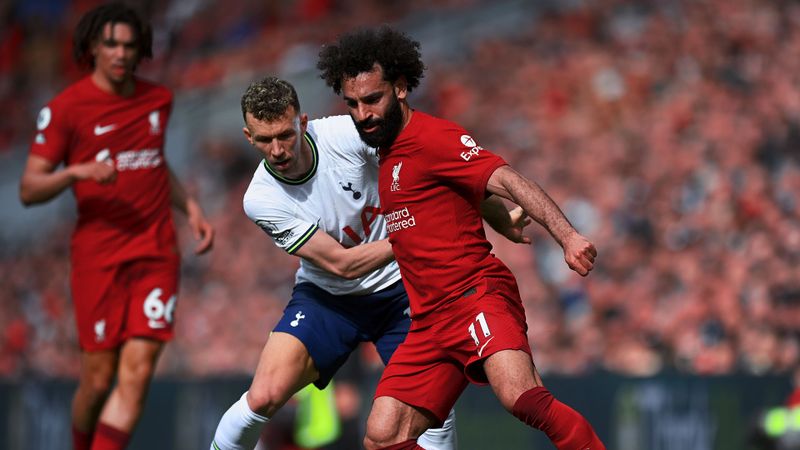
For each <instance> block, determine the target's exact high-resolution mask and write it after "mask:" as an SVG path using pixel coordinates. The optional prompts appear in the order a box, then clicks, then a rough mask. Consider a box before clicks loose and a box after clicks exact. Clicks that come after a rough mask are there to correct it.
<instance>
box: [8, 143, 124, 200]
mask: <svg viewBox="0 0 800 450" xmlns="http://www.w3.org/2000/svg"><path fill="white" fill-rule="evenodd" d="M116 178H117V171H116V170H115V169H114V166H113V165H110V164H108V163H106V162H98V161H92V162H88V163H82V164H73V165H70V166H67V167H65V168H63V169H60V170H56V167H55V165H54V164H53V163H51V162H50V161H48V160H47V159H45V158H42V157H41V156H38V155H30V156H28V162H27V163H26V164H25V170H24V172H23V173H22V178H21V180H20V183H19V198H20V201H22V204H24V205H25V206H30V205H34V204H37V203H44V202H46V201H48V200H51V199H52V198H54V197H55V196H57V195H58V194H60V193H61V192H63V191H64V189H66V188H68V187H70V186H72V184H73V183H75V182H76V181H79V180H89V179H91V180H94V181H96V182H98V183H100V184H108V183H111V182H113V181H114V180H115V179H116Z"/></svg>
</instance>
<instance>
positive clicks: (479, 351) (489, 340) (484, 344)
mask: <svg viewBox="0 0 800 450" xmlns="http://www.w3.org/2000/svg"><path fill="white" fill-rule="evenodd" d="M492 339H494V336H492V337H490V338H489V339H487V340H486V342H484V343H483V345H481V348H479V349H478V357H481V356H483V355H482V353H483V349H485V348H486V346H487V345H489V342H492Z"/></svg>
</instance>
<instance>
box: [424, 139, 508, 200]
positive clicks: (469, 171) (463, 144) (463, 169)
mask: <svg viewBox="0 0 800 450" xmlns="http://www.w3.org/2000/svg"><path fill="white" fill-rule="evenodd" d="M427 142H428V143H429V145H431V146H432V147H429V148H428V149H427V150H426V152H425V159H426V164H428V165H429V168H430V173H431V175H432V176H433V177H435V178H436V179H438V180H439V181H440V182H442V183H446V184H449V185H451V186H454V187H456V188H458V189H459V190H460V191H461V192H466V193H469V194H470V195H471V196H473V200H477V201H481V200H483V198H484V197H485V194H486V185H487V183H488V182H489V177H491V176H492V173H494V171H495V170H497V168H498V167H501V166H504V165H506V164H507V163H506V161H505V160H504V159H503V158H501V157H499V156H497V155H495V154H494V153H492V152H490V151H489V150H486V149H484V148H483V147H481V146H480V145H478V143H477V142H476V141H475V139H473V138H472V136H471V135H470V134H469V133H467V131H466V130H464V129H463V128H460V127H458V126H456V125H450V126H448V127H444V128H442V129H440V130H438V132H437V133H435V134H433V133H432V134H431V139H428V140H427Z"/></svg>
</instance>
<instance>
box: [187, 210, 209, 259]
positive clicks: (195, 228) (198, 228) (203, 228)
mask: <svg viewBox="0 0 800 450" xmlns="http://www.w3.org/2000/svg"><path fill="white" fill-rule="evenodd" d="M186 214H187V221H188V222H189V228H191V229H192V236H194V238H195V239H196V240H198V241H199V242H198V243H197V245H196V246H195V248H194V252H195V253H196V254H198V255H202V254H203V253H205V252H207V251H209V250H211V247H213V246H214V227H213V226H211V224H210V223H209V222H208V220H206V217H205V215H204V214H203V210H202V209H201V208H200V206H199V205H198V204H197V203H195V202H194V201H189V202H187V206H186Z"/></svg>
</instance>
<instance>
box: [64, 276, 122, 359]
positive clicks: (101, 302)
mask: <svg viewBox="0 0 800 450" xmlns="http://www.w3.org/2000/svg"><path fill="white" fill-rule="evenodd" d="M121 276H122V275H121V266H119V265H114V266H109V267H87V266H73V267H72V269H71V273H70V285H71V286H70V287H71V292H72V303H73V306H74V308H75V322H76V325H77V328H78V341H79V343H80V347H81V349H82V350H83V351H84V352H85V353H86V354H87V358H89V360H88V361H82V366H84V367H86V366H87V365H97V364H102V361H104V360H106V359H107V358H105V357H104V356H103V355H99V354H98V355H92V354H94V353H96V352H103V351H111V350H113V349H116V348H118V347H119V346H120V344H121V343H122V341H123V340H124V333H125V317H126V308H127V306H126V305H127V301H128V298H129V292H128V290H127V289H126V288H125V284H126V283H125V280H123V279H122V278H121ZM95 359H96V360H97V361H94V360H95Z"/></svg>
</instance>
